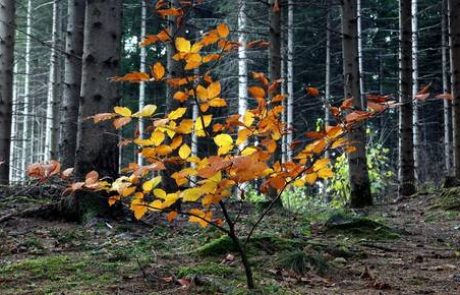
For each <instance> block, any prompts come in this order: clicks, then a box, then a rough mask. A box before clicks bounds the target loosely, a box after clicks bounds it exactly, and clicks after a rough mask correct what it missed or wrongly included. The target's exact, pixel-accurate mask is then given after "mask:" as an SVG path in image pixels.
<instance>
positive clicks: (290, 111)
mask: <svg viewBox="0 0 460 295" xmlns="http://www.w3.org/2000/svg"><path fill="white" fill-rule="evenodd" d="M287 35H288V36H287V39H288V40H287V43H288V44H287V109H286V124H287V128H288V129H289V132H288V134H287V136H286V154H287V160H288V161H292V149H291V144H292V141H293V136H292V135H293V134H292V132H293V131H292V127H293V121H294V1H293V0H289V1H288V31H287Z"/></svg>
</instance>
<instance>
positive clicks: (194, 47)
mask: <svg viewBox="0 0 460 295" xmlns="http://www.w3.org/2000/svg"><path fill="white" fill-rule="evenodd" d="M201 48H203V44H201V43H200V42H196V43H195V44H193V45H192V48H191V49H190V52H191V53H198V52H200V50H201Z"/></svg>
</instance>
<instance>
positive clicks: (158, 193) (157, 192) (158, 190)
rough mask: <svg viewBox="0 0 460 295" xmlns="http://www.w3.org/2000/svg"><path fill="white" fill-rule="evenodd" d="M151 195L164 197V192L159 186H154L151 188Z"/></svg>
mask: <svg viewBox="0 0 460 295" xmlns="http://www.w3.org/2000/svg"><path fill="white" fill-rule="evenodd" d="M153 195H154V196H155V197H157V198H159V199H163V200H164V199H166V192H165V191H164V190H162V189H161V188H156V189H154V190H153Z"/></svg>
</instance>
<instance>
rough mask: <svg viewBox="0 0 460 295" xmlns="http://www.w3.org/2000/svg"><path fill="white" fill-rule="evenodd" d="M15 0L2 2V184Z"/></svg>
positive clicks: (8, 139)
mask: <svg viewBox="0 0 460 295" xmlns="http://www.w3.org/2000/svg"><path fill="white" fill-rule="evenodd" d="M14 14H15V0H5V1H3V2H2V3H0V19H1V20H2V21H1V22H0V185H1V184H8V183H9V168H10V146H11V119H12V108H13V68H14V65H13V63H14V33H15V22H14Z"/></svg>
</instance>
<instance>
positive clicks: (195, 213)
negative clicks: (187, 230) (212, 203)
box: [188, 209, 212, 228]
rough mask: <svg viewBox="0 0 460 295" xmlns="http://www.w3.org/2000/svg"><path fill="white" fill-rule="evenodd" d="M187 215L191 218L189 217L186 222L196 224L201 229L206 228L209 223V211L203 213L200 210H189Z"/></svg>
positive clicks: (210, 215)
mask: <svg viewBox="0 0 460 295" xmlns="http://www.w3.org/2000/svg"><path fill="white" fill-rule="evenodd" d="M189 213H190V214H191V216H190V217H189V220H188V221H189V222H191V223H198V224H199V225H200V226H201V227H203V228H205V227H207V226H208V224H209V222H211V218H212V212H211V211H208V212H204V211H202V210H200V209H191V210H190V211H189Z"/></svg>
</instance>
